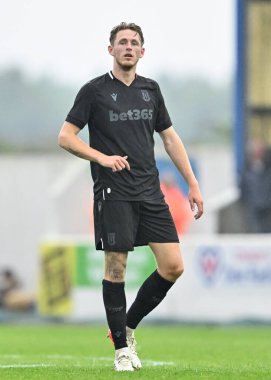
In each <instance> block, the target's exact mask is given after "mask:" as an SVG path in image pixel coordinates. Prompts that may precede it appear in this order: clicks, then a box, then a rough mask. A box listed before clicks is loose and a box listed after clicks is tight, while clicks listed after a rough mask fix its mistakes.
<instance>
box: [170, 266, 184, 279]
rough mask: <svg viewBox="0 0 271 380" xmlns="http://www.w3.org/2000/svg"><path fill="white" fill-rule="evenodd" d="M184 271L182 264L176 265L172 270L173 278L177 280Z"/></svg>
mask: <svg viewBox="0 0 271 380" xmlns="http://www.w3.org/2000/svg"><path fill="white" fill-rule="evenodd" d="M183 272H184V267H183V264H182V263H180V264H179V265H176V266H175V267H174V269H173V271H172V275H173V276H174V277H175V280H177V279H178V278H179V277H181V275H182V274H183Z"/></svg>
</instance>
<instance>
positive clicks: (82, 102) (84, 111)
mask: <svg viewBox="0 0 271 380" xmlns="http://www.w3.org/2000/svg"><path fill="white" fill-rule="evenodd" d="M91 104H92V102H91V86H90V84H89V83H87V84H85V85H84V86H83V87H82V88H81V89H80V91H79V92H78V94H77V96H76V98H75V101H74V104H73V106H72V108H71V110H70V112H69V113H68V115H67V117H66V121H68V122H69V123H72V124H74V125H76V126H77V127H79V128H81V129H83V128H84V126H85V125H86V124H87V123H88V121H89V119H90V113H91V108H92V107H91Z"/></svg>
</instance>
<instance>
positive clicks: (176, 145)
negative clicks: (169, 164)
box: [159, 126, 203, 219]
mask: <svg viewBox="0 0 271 380" xmlns="http://www.w3.org/2000/svg"><path fill="white" fill-rule="evenodd" d="M159 134H160V137H161V138H162V140H163V143H164V147H165V150H166V152H167V154H168V155H169V157H170V158H171V160H172V161H173V163H174V164H175V166H176V167H177V169H178V170H179V172H180V173H181V174H182V176H183V177H184V179H185V181H186V182H187V184H188V186H189V193H188V199H189V203H190V207H191V210H192V211H194V210H195V205H196V206H197V211H196V214H195V219H199V218H200V217H201V215H202V214H203V199H202V195H201V192H200V188H199V184H198V181H197V179H196V177H195V175H194V172H193V170H192V167H191V164H190V161H189V158H188V155H187V153H186V149H185V147H184V144H183V142H182V140H181V138H180V137H179V135H178V134H177V133H176V131H175V130H174V128H173V127H172V126H171V127H169V128H167V129H165V130H164V131H162V132H160V133H159Z"/></svg>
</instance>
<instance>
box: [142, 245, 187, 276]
mask: <svg viewBox="0 0 271 380" xmlns="http://www.w3.org/2000/svg"><path fill="white" fill-rule="evenodd" d="M149 246H150V247H151V249H152V251H153V253H154V255H155V258H156V262H157V267H158V272H159V273H160V275H161V276H162V277H164V278H166V279H167V280H169V281H175V280H176V279H177V278H178V277H179V276H180V275H181V274H182V273H183V271H184V264H183V258H182V254H181V249H180V244H179V243H149Z"/></svg>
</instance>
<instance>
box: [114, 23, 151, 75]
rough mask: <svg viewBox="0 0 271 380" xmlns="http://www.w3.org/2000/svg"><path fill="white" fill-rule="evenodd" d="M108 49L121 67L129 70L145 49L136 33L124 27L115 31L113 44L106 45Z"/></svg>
mask: <svg viewBox="0 0 271 380" xmlns="http://www.w3.org/2000/svg"><path fill="white" fill-rule="evenodd" d="M108 51H109V53H110V54H111V55H112V56H113V57H114V59H115V62H116V63H117V64H118V65H119V66H120V67H121V68H122V69H125V70H129V69H131V68H132V67H134V66H135V65H136V64H137V62H138V60H139V58H142V57H143V55H144V51H145V49H144V48H143V47H142V45H141V41H140V37H139V35H138V33H136V32H135V31H133V30H130V29H125V30H120V31H119V32H118V33H117V35H116V39H115V41H114V44H113V45H112V46H111V45H110V46H109V47H108Z"/></svg>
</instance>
